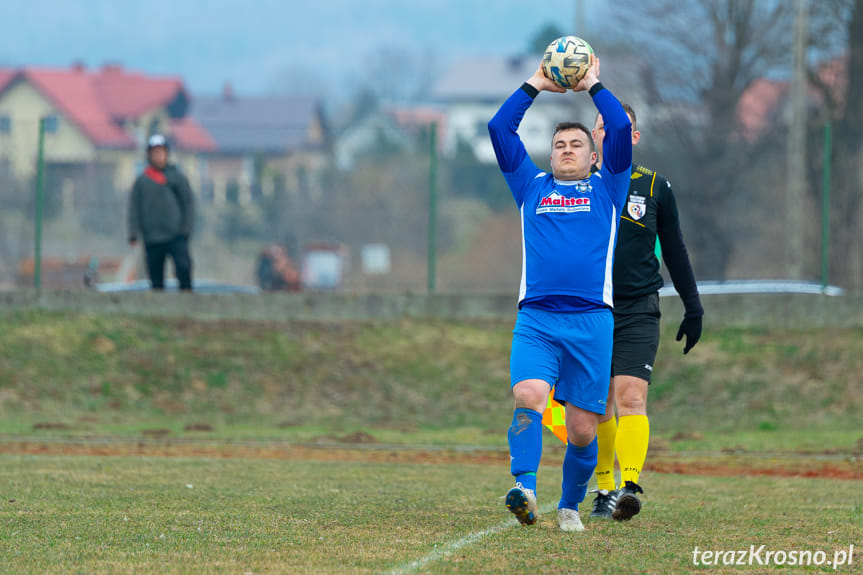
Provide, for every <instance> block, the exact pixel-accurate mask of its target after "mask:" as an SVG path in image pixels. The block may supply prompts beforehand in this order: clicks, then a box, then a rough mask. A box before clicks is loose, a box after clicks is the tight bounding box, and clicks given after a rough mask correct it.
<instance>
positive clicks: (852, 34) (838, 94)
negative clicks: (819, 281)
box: [809, 0, 863, 288]
mask: <svg viewBox="0 0 863 575" xmlns="http://www.w3.org/2000/svg"><path fill="white" fill-rule="evenodd" d="M811 10H812V11H813V16H812V18H811V21H812V29H811V30H810V38H812V42H811V46H810V49H811V50H812V51H813V52H814V53H815V55H816V58H814V59H813V62H812V66H811V68H810V70H809V82H810V85H811V86H813V87H814V89H815V90H816V93H817V94H818V96H819V101H820V103H821V108H820V114H818V115H814V116H812V117H811V119H810V140H811V141H812V142H815V143H816V144H817V145H816V149H815V153H814V154H811V155H810V158H809V168H810V170H809V178H810V181H809V184H810V185H809V189H810V190H812V192H813V195H815V196H816V197H817V199H818V200H820V199H821V198H820V196H821V194H822V193H823V192H824V186H823V185H822V181H823V180H822V178H823V176H824V170H825V169H827V166H825V165H824V161H823V147H822V144H823V140H824V137H823V134H824V124H825V122H829V123H830V124H831V125H832V126H833V131H832V134H833V136H832V143H833V146H832V154H831V158H830V163H831V166H832V186H831V205H830V232H831V233H830V278H829V279H830V281H832V282H834V283H839V284H841V285H846V286H849V287H856V288H859V287H861V286H863V267H861V266H863V264H861V259H863V246H861V244H860V242H859V240H858V237H859V233H858V231H857V229H858V227H859V221H860V217H861V215H863V213H861V212H863V187H861V184H860V182H861V171H860V166H861V161H863V145H861V142H860V139H861V137H863V0H826V1H823V2H813V3H812V4H811Z"/></svg>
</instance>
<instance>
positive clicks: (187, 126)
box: [171, 116, 217, 152]
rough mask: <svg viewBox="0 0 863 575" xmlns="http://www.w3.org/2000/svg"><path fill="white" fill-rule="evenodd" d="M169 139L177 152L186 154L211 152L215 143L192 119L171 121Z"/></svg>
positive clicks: (214, 147) (214, 148)
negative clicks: (181, 151) (180, 151)
mask: <svg viewBox="0 0 863 575" xmlns="http://www.w3.org/2000/svg"><path fill="white" fill-rule="evenodd" d="M171 139H172V140H173V141H174V145H175V146H176V147H177V149H178V150H184V151H187V152H213V151H215V150H216V148H217V146H216V141H215V140H214V139H213V138H212V136H210V134H209V132H207V131H206V130H205V129H204V128H203V127H202V126H201V125H200V124H199V123H198V122H196V121H195V120H194V118H192V117H189V116H187V117H185V118H181V119H178V120H172V121H171Z"/></svg>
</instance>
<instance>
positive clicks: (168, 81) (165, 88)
mask: <svg viewBox="0 0 863 575" xmlns="http://www.w3.org/2000/svg"><path fill="white" fill-rule="evenodd" d="M92 79H93V80H92V81H93V85H94V87H95V89H96V90H97V92H98V93H99V96H100V97H101V99H102V105H103V106H104V108H105V110H106V111H107V112H108V113H109V114H111V115H112V116H114V117H115V118H130V117H136V116H140V115H141V114H144V113H146V112H149V111H151V110H153V109H154V108H158V107H162V106H165V105H167V104H169V103H171V102H172V101H173V100H174V98H175V97H176V96H177V93H178V92H182V91H183V81H182V80H180V79H179V78H172V77H153V76H144V75H143V74H140V73H137V72H128V71H126V70H123V69H122V68H120V67H119V66H104V67H103V68H101V69H100V70H99V73H98V74H93V75H92Z"/></svg>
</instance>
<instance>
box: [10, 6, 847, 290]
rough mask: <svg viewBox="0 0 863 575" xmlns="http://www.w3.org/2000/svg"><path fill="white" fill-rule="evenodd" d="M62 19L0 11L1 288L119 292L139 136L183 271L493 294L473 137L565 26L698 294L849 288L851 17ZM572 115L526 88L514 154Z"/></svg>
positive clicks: (489, 220)
mask: <svg viewBox="0 0 863 575" xmlns="http://www.w3.org/2000/svg"><path fill="white" fill-rule="evenodd" d="M87 6H88V8H87V9H86V10H82V11H80V13H79V12H78V11H76V10H75V9H72V8H71V7H70V6H69V5H67V3H65V2H60V1H58V0H40V1H39V2H31V3H26V4H20V3H19V4H16V5H15V6H11V5H10V6H9V19H10V21H16V22H18V24H17V25H16V26H15V27H14V29H13V30H10V31H9V34H5V35H4V37H3V38H2V39H0V205H2V210H0V288H2V289H16V288H20V287H29V286H32V285H33V284H34V281H35V278H34V271H35V266H36V263H35V260H36V259H37V257H38V259H39V263H40V269H41V271H42V272H43V273H42V275H41V278H40V279H41V281H42V286H40V287H44V288H45V289H83V288H84V284H83V281H82V278H83V276H84V274H85V272H86V271H87V269H88V268H89V267H92V268H93V270H94V271H95V272H96V273H94V274H91V276H90V277H91V279H95V281H101V282H111V281H115V280H119V281H126V280H128V279H129V278H130V277H142V270H143V268H142V265H141V262H140V261H138V259H136V254H135V253H134V252H132V251H131V250H129V249H128V247H127V245H126V230H125V217H126V215H125V210H126V202H127V196H128V191H129V189H130V186H131V183H132V181H133V179H134V177H135V175H136V174H137V173H139V172H140V171H141V169H142V168H143V165H144V150H143V142H144V141H145V140H146V138H147V136H148V135H149V134H150V133H152V132H155V131H161V132H165V133H167V134H168V135H169V136H170V139H171V142H172V153H173V158H174V160H176V161H177V163H178V164H179V165H180V166H181V167H182V168H183V170H184V171H185V172H186V173H187V175H188V176H189V178H190V181H191V183H192V187H193V189H194V191H195V194H196V197H197V198H198V200H199V201H198V207H199V210H198V217H197V230H196V233H195V234H194V236H193V238H192V252H193V256H194V258H195V262H196V263H195V270H196V272H195V273H196V277H197V278H199V279H202V280H203V279H209V280H214V281H219V282H224V283H230V284H242V285H247V286H260V287H264V288H266V289H280V290H295V289H302V290H342V291H345V292H365V293H369V292H390V293H398V292H402V291H406V290H410V291H422V290H431V291H434V290H438V291H444V292H466V291H467V292H482V291H495V292H498V291H499V292H512V291H514V290H515V289H517V283H518V277H519V273H520V259H521V252H520V250H521V246H520V243H519V239H518V238H519V233H518V230H519V222H518V213H517V210H516V209H515V208H514V205H513V203H512V199H511V196H510V193H509V191H508V190H507V188H506V185H505V182H504V180H503V178H502V177H501V176H500V174H499V172H498V169H497V166H496V164H495V162H494V158H493V155H492V153H491V147H490V142H489V139H488V134H487V130H486V123H487V122H488V120H489V118H490V117H491V116H492V115H493V113H494V111H495V110H496V109H497V107H498V106H499V105H500V104H501V103H502V102H503V100H504V99H505V98H506V97H507V96H508V95H509V94H510V93H511V92H512V91H514V90H515V89H516V88H517V87H518V86H519V85H520V84H521V82H523V81H524V80H525V79H526V78H527V77H529V75H530V74H531V73H532V72H533V71H534V70H535V69H536V67H537V65H538V62H539V57H540V54H541V52H542V50H543V48H544V47H545V46H546V45H547V44H548V43H549V41H551V40H552V39H553V38H555V37H557V36H559V35H562V34H570V33H575V34H580V35H582V36H584V37H585V38H586V39H587V40H588V41H589V42H590V43H591V44H592V45H593V47H594V48H595V50H596V52H597V54H599V55H600V57H601V58H602V63H603V65H602V79H603V82H604V83H605V84H606V85H607V86H609V87H610V88H612V89H613V90H614V92H615V93H616V94H617V95H618V96H619V97H620V98H621V99H623V100H625V101H628V102H630V103H631V104H632V105H633V106H634V107H635V109H636V112H637V116H638V127H639V129H640V130H641V132H642V140H641V142H640V143H639V144H638V146H636V150H635V159H636V161H637V162H640V163H642V164H645V165H647V166H649V167H651V168H654V169H656V170H658V171H659V172H660V173H661V174H663V175H665V176H666V177H667V178H668V179H669V180H670V181H671V182H672V185H673V188H674V190H675V195H676V197H677V201H678V204H679V210H680V214H681V218H682V225H683V231H684V234H685V236H686V239H687V244H688V247H689V252H690V256H691V258H692V261H693V265H694V268H695V272H696V277H697V278H698V279H699V280H702V281H705V280H726V279H740V278H745V279H764V278H769V279H790V280H810V281H814V282H818V283H822V284H825V285H826V284H831V285H837V286H840V287H842V288H845V289H849V290H860V289H863V265H861V262H863V254H861V253H860V250H861V243H860V242H859V241H857V234H856V227H857V222H858V221H859V220H860V217H861V215H863V214H861V196H863V194H861V187H860V181H861V178H860V177H859V166H860V165H861V162H860V157H861V141H863V138H860V137H859V134H860V133H861V130H863V127H861V126H863V124H861V122H863V109H861V106H863V104H861V102H863V88H861V86H863V66H861V62H863V57H861V54H863V32H861V24H860V22H861V21H863V16H861V12H863V4H861V2H860V0H827V1H824V2H811V1H808V0H799V1H798V0H795V1H793V2H792V1H789V2H754V1H751V0H722V1H720V2H706V1H700V0H691V1H688V2H683V3H679V2H668V1H667V0H650V1H638V2H635V1H624V2H613V3H612V2H605V1H600V0H573V1H571V2H554V1H551V0H543V1H539V2H533V3H531V4H530V6H529V7H528V6H527V5H526V4H524V3H522V2H517V1H515V0H508V1H505V2H497V3H495V5H494V6H493V7H490V6H488V5H487V3H484V2H479V1H468V2H455V1H447V2H442V3H441V2H393V1H391V0H374V1H371V2H367V3H366V4H364V8H363V11H362V16H361V17H357V18H359V19H357V18H354V17H352V16H351V14H353V13H354V12H355V10H353V9H352V4H351V3H350V2H348V1H347V0H341V1H339V2H336V3H335V4H333V3H329V4H327V5H326V10H325V9H324V8H323V6H321V7H318V6H316V5H314V4H308V3H306V4H303V3H297V2H289V3H277V2H258V3H255V4H254V5H250V6H243V7H242V9H240V6H239V5H238V4H237V3H236V2H233V1H232V0H218V1H215V2H212V3H208V4H207V9H206V11H207V12H208V15H207V17H206V18H205V17H204V16H203V13H202V10H203V6H204V5H203V4H201V3H200V2H195V1H194V0H183V1H180V2H175V3H173V4H172V5H171V9H170V10H150V9H149V8H148V7H146V6H144V5H141V6H138V5H122V6H121V5H117V4H116V3H113V2H108V1H107V0H91V1H90V2H88V3H87ZM85 14H86V15H85ZM141 22H148V23H153V22H158V23H159V25H158V26H149V25H147V26H144V25H141V24H140V23H141ZM46 30H51V32H50V33H47V32H45V31H46ZM43 32H45V33H43ZM32 37H39V38H42V39H43V41H40V42H31V41H30V40H29V39H30V38H32ZM593 114H594V111H593V108H592V105H591V104H590V102H589V99H588V98H586V97H584V96H580V95H573V94H567V95H559V94H543V95H542V96H541V97H540V98H539V99H538V100H537V102H536V104H535V105H534V107H533V108H532V110H531V114H530V115H529V116H528V117H527V119H526V121H525V124H524V129H523V134H522V135H523V137H524V140H525V143H526V146H527V147H528V150H529V151H530V153H531V155H532V157H533V158H534V160H535V161H536V163H537V164H538V165H540V166H544V165H546V161H547V157H548V154H549V151H548V150H549V148H548V136H549V134H550V133H551V129H552V127H553V126H554V125H555V123H556V122H558V121H560V120H562V119H573V118H576V119H582V120H586V121H587V123H591V122H592V119H593ZM43 120H44V122H43V125H44V127H45V133H44V138H43V157H44V169H43V170H41V171H40V170H39V169H38V161H37V160H38V157H39V126H40V121H43ZM432 133H434V135H435V137H434V140H432ZM40 173H41V174H42V177H41V181H42V194H43V199H42V202H41V203H42V218H41V220H40V222H37V218H36V204H37V201H36V198H37V194H36V189H37V187H38V186H37V184H38V183H39V181H40V178H39V174H40ZM37 233H38V234H39V235H40V237H41V245H40V250H41V253H40V254H38V255H37V253H36V250H37V248H36V246H35V236H36V235H37ZM274 270H275V271H274Z"/></svg>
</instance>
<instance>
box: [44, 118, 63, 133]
mask: <svg viewBox="0 0 863 575" xmlns="http://www.w3.org/2000/svg"><path fill="white" fill-rule="evenodd" d="M43 119H44V121H45V133H46V134H56V133H57V128H58V127H59V125H60V121H59V119H58V118H57V116H55V115H53V114H52V115H50V116H45V118H43Z"/></svg>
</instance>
